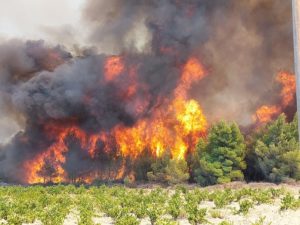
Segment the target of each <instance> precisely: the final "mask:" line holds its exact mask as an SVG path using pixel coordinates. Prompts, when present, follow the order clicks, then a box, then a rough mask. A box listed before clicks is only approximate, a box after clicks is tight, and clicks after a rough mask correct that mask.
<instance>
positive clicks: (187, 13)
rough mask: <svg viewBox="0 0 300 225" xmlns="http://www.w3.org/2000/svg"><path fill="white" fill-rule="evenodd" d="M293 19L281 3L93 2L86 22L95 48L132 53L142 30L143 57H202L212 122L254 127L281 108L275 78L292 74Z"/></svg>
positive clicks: (200, 92) (287, 4) (201, 95)
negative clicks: (260, 114) (262, 108)
mask: <svg viewBox="0 0 300 225" xmlns="http://www.w3.org/2000/svg"><path fill="white" fill-rule="evenodd" d="M291 12H292V10H291V1H281V0H251V1H238V0H187V1H177V0H166V1H155V0H151V1H137V0H128V1H121V0H114V1H109V2H108V1H96V0H91V1H89V2H88V4H87V6H86V8H85V11H84V16H85V17H84V18H85V19H86V20H87V21H88V24H89V25H90V26H91V28H92V32H91V35H90V37H91V39H90V40H91V41H92V42H93V43H95V44H96V45H104V46H109V48H110V49H112V48H113V49H114V50H116V49H117V50H118V51H121V52H122V51H124V49H131V48H132V43H128V42H127V40H128V39H130V36H131V35H132V34H133V35H134V34H135V30H136V29H141V28H140V27H141V24H142V26H144V27H145V29H146V30H147V31H148V32H147V33H146V35H145V36H150V38H149V37H145V36H139V37H138V38H141V39H143V38H146V40H149V41H148V48H147V47H145V48H144V51H147V50H149V46H150V49H151V51H152V52H155V53H157V52H159V50H160V48H161V47H171V48H173V49H175V50H176V52H177V53H178V54H179V57H182V58H186V57H187V56H188V55H192V54H194V55H197V56H199V57H200V58H202V61H203V62H204V64H205V65H206V66H207V67H208V69H209V71H210V76H209V77H208V78H207V79H206V80H205V81H204V82H202V83H201V84H199V85H197V86H195V88H194V91H193V93H194V96H195V97H197V98H198V99H199V101H200V102H201V103H202V105H203V106H204V109H205V111H206V113H207V115H211V116H210V119H211V120H214V119H220V118H227V119H230V120H235V121H238V122H239V123H241V124H243V125H247V124H249V123H251V115H252V113H253V112H254V111H255V109H256V108H257V106H258V105H261V104H264V102H269V103H271V102H276V101H277V98H278V96H276V92H278V88H279V87H277V85H276V84H275V83H274V77H275V75H276V74H277V73H278V72H279V71H280V70H288V71H291V72H293V36H292V15H291ZM273 93H274V94H273ZM224 109H226V110H224Z"/></svg>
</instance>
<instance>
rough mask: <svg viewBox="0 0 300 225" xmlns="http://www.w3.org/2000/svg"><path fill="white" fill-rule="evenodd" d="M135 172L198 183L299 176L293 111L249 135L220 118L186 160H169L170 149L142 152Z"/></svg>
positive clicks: (151, 178)
mask: <svg viewBox="0 0 300 225" xmlns="http://www.w3.org/2000/svg"><path fill="white" fill-rule="evenodd" d="M149 161H150V162H149ZM135 173H136V179H137V180H149V181H152V182H160V183H166V184H177V183H184V182H197V183H198V184H200V185H202V186H207V185H213V184H223V183H228V182H232V181H244V180H246V181H267V182H274V183H280V182H286V181H288V180H300V149H299V142H298V126H297V116H295V117H294V119H293V121H291V122H287V121H286V116H285V115H284V114H282V115H280V116H279V117H278V118H277V119H276V120H275V121H272V122H270V123H269V124H266V125H264V126H262V127H260V128H257V129H255V130H254V131H253V132H252V133H251V134H249V135H243V134H242V132H241V130H240V128H239V126H238V125H237V124H236V123H229V122H225V121H221V122H218V123H216V124H213V125H212V126H211V127H210V129H209V131H208V134H207V136H206V137H202V138H200V139H199V142H198V144H197V145H196V147H195V151H193V152H192V153H190V154H188V155H187V157H186V159H181V160H177V159H172V157H171V155H170V152H169V151H168V150H166V151H165V153H164V154H163V155H162V156H161V157H159V158H156V159H151V160H149V157H147V156H146V155H145V157H144V158H143V157H141V158H140V159H139V162H137V164H136V168H135ZM125 182H129V180H128V178H127V180H126V179H125Z"/></svg>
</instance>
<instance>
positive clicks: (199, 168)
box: [193, 122, 246, 185]
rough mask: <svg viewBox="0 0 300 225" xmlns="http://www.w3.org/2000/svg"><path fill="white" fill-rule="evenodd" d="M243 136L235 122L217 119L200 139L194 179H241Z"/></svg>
mask: <svg viewBox="0 0 300 225" xmlns="http://www.w3.org/2000/svg"><path fill="white" fill-rule="evenodd" d="M245 147H246V146H245V143H244V137H243V135H242V134H241V132H240V130H239V128H238V126H237V125H236V124H235V123H232V124H228V123H226V122H219V123H217V124H215V125H213V126H212V127H211V129H210V131H209V134H208V139H207V140H204V139H200V141H199V143H198V145H197V147H196V151H197V155H198V156H196V158H198V159H199V162H198V163H194V165H193V167H194V168H193V170H194V175H195V180H196V181H197V182H198V183H199V184H201V185H211V184H216V183H228V182H230V181H236V180H243V179H244V175H243V173H242V170H244V169H245V168H246V163H245V161H244V158H245Z"/></svg>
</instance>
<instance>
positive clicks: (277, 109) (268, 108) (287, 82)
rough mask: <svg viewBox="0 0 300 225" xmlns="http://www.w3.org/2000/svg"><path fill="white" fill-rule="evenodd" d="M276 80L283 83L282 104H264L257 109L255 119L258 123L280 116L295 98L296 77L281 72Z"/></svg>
mask: <svg viewBox="0 0 300 225" xmlns="http://www.w3.org/2000/svg"><path fill="white" fill-rule="evenodd" d="M276 81H277V82H278V83H280V84H281V85H282V90H281V92H280V97H281V104H280V105H263V106H261V107H260V108H258V109H257V110H256V113H255V115H254V116H253V120H254V121H256V122H258V123H268V122H270V121H271V120H272V119H274V118H275V117H276V116H278V115H279V114H280V113H281V112H282V111H283V109H284V108H285V107H287V106H289V105H291V104H292V103H293V102H294V99H295V93H296V77H295V75H294V74H291V73H288V72H280V73H279V74H278V75H277V76H276Z"/></svg>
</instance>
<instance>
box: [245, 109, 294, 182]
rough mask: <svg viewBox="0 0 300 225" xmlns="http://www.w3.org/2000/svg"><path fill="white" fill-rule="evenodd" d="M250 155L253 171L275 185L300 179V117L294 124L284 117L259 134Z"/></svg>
mask: <svg viewBox="0 0 300 225" xmlns="http://www.w3.org/2000/svg"><path fill="white" fill-rule="evenodd" d="M252 142H253V143H252V146H251V147H252V149H250V153H249V156H248V158H249V160H248V162H249V164H252V165H253V166H252V168H251V169H252V170H253V172H254V173H255V171H256V173H257V174H259V175H260V176H261V177H262V178H263V179H265V180H267V181H271V182H281V181H284V180H285V179H288V178H293V179H296V180H299V179H300V151H299V144H298V129H297V116H295V118H294V120H293V121H292V122H291V123H287V122H286V117H285V116H284V114H282V115H280V116H279V117H278V119H277V120H275V121H274V122H272V123H270V124H269V125H267V126H266V127H265V128H264V129H262V130H260V131H259V132H258V133H256V134H255V135H254V137H253V140H252Z"/></svg>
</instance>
